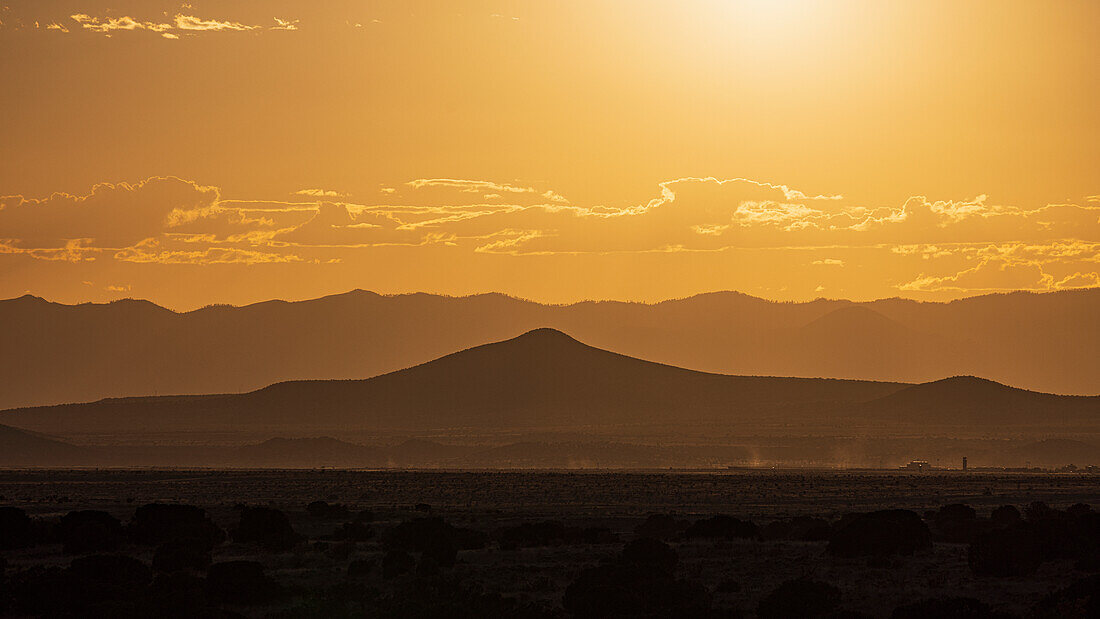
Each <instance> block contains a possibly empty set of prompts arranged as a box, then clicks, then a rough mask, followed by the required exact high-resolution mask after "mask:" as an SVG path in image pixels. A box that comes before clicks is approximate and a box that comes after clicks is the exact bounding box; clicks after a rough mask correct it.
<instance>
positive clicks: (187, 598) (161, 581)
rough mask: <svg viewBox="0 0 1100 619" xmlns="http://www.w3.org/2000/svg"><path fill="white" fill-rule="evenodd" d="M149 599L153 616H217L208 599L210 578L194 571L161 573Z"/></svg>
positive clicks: (155, 579)
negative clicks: (207, 592) (198, 574)
mask: <svg viewBox="0 0 1100 619" xmlns="http://www.w3.org/2000/svg"><path fill="white" fill-rule="evenodd" d="M146 598H147V602H146V606H145V609H146V611H147V614H148V616H151V617H152V616H155V617H171V618H176V617H178V618H180V619H183V618H185V617H186V618H191V617H213V616H216V613H214V612H212V611H211V609H210V608H209V606H208V603H207V600H206V579H204V578H200V577H198V576H194V575H191V574H185V573H182V572H176V573H172V574H157V575H156V577H155V578H153V584H152V585H150V586H149V593H148V595H147V596H146Z"/></svg>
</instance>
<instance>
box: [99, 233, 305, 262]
mask: <svg viewBox="0 0 1100 619" xmlns="http://www.w3.org/2000/svg"><path fill="white" fill-rule="evenodd" d="M113 257H114V259H115V260H118V261H120V262H137V263H145V264H149V263H155V264H271V263H287V262H304V260H303V259H302V258H300V257H299V256H297V255H295V254H284V253H278V252H271V251H260V250H251V249H239V248H231V247H206V248H202V249H181V248H170V247H165V246H164V243H163V241H160V240H158V239H154V238H150V239H145V240H143V241H141V242H139V243H137V244H135V245H134V246H133V247H127V248H126V249H122V250H119V251H117V252H115V253H114V255H113Z"/></svg>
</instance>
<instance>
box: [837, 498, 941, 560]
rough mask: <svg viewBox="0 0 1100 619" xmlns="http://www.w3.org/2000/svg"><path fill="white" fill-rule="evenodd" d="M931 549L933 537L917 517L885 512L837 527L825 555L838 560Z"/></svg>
mask: <svg viewBox="0 0 1100 619" xmlns="http://www.w3.org/2000/svg"><path fill="white" fill-rule="evenodd" d="M931 547H932V534H931V533H930V532H929V531H928V527H927V526H926V525H925V524H924V521H922V520H921V518H920V516H918V515H917V514H915V513H913V512H911V511H909V510H905V509H888V510H882V511H876V512H869V513H866V514H857V515H855V516H853V517H850V518H848V519H846V522H845V523H844V524H841V525H838V528H837V530H836V531H835V532H834V533H833V535H832V536H831V537H830V538H829V546H828V548H827V551H828V553H829V554H831V555H834V556H838V557H860V556H888V555H911V554H913V553H914V552H916V551H917V550H922V549H925V548H931Z"/></svg>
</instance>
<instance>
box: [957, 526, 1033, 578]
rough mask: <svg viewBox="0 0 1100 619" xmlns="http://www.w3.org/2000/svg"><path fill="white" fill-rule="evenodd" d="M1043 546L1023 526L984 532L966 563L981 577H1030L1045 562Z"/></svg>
mask: <svg viewBox="0 0 1100 619" xmlns="http://www.w3.org/2000/svg"><path fill="white" fill-rule="evenodd" d="M1042 550H1043V549H1042V545H1041V544H1040V541H1039V539H1038V538H1036V536H1035V535H1034V534H1033V533H1032V532H1031V531H1030V530H1029V529H1028V528H1027V527H1024V526H1022V525H1017V526H1015V527H1012V528H1009V529H994V530H992V531H989V532H986V533H983V534H981V535H979V536H978V538H977V539H975V540H974V543H972V544H971V545H970V550H969V553H968V555H967V561H968V563H969V564H970V569H971V570H972V571H973V572H974V573H975V574H978V575H981V576H1002V577H1007V576H1027V575H1030V574H1034V573H1035V571H1036V570H1038V569H1039V565H1040V564H1042V562H1043V554H1042Z"/></svg>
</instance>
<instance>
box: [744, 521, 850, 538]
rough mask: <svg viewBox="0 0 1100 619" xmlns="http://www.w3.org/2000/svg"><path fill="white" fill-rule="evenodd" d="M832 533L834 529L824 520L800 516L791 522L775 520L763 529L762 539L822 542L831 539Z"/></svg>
mask: <svg viewBox="0 0 1100 619" xmlns="http://www.w3.org/2000/svg"><path fill="white" fill-rule="evenodd" d="M832 531H833V530H832V527H830V526H829V523H828V521H826V520H824V519H821V518H814V517H812V516H798V517H797V518H792V519H791V520H773V521H772V522H769V523H768V524H767V525H765V526H763V527H761V529H760V538H761V539H764V540H795V541H800V542H820V541H824V540H827V539H829V536H830V535H832Z"/></svg>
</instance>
